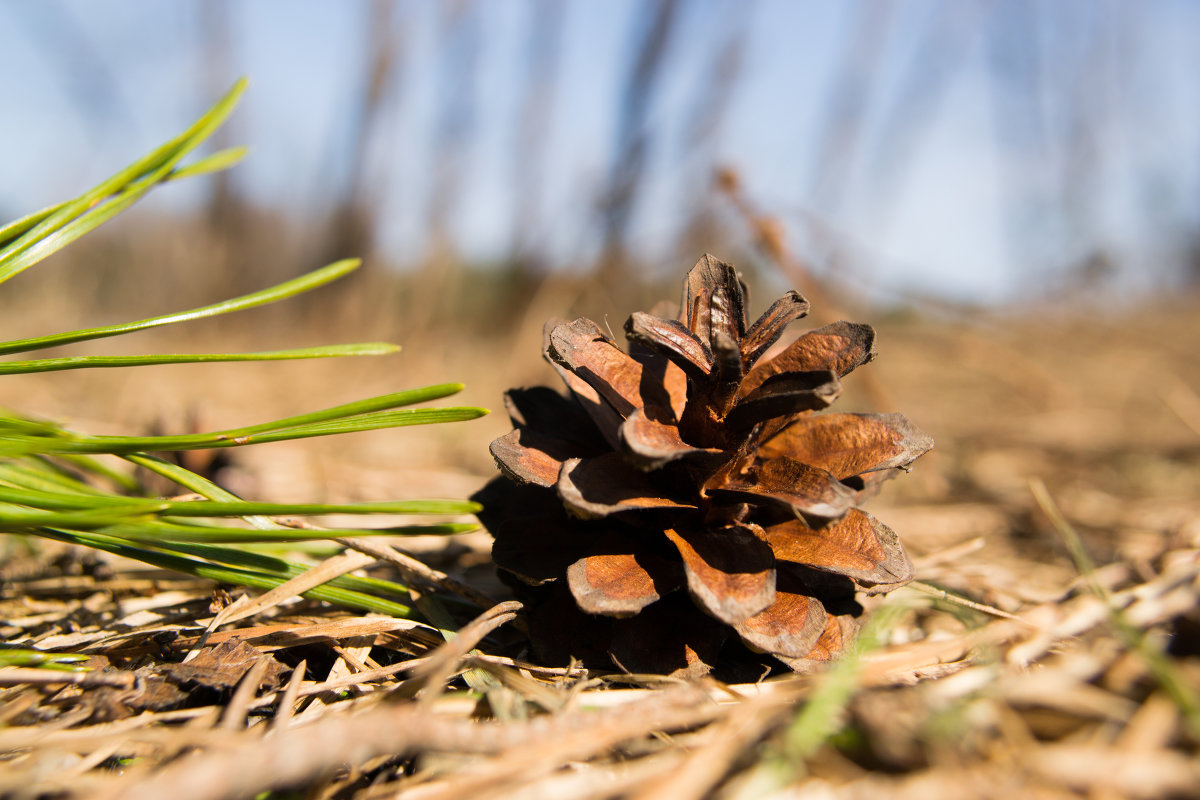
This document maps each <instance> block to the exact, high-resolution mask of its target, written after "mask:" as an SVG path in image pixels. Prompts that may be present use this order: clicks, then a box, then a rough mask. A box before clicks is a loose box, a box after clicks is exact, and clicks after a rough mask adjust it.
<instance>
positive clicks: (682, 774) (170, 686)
mask: <svg viewBox="0 0 1200 800" xmlns="http://www.w3.org/2000/svg"><path fill="white" fill-rule="evenodd" d="M1198 309H1200V300H1198V299H1197V298H1195V297H1191V298H1177V299H1175V300H1172V301H1164V302H1160V303H1157V304H1155V305H1154V306H1153V307H1147V308H1140V309H1125V310H1121V311H1119V312H1113V311H1111V310H1106V311H1105V312H1104V313H1103V314H1102V313H1099V312H1096V313H1089V314H1085V313H1079V312H1076V313H1072V314H1070V315H1066V316H1063V315H1057V314H1055V315H1051V314H1047V313H1042V314H1036V315H1035V314H1032V313H1028V314H1009V315H1000V314H992V313H989V314H971V315H968V314H955V313H950V312H944V313H939V314H926V315H922V316H916V315H901V314H895V315H890V316H885V317H883V318H880V319H871V318H870V317H869V316H868V317H866V318H861V319H862V321H866V322H871V323H872V324H874V325H875V326H876V328H877V329H878V332H879V339H878V341H879V351H880V355H879V358H878V359H877V360H876V361H875V362H874V363H873V364H871V365H869V366H867V367H865V368H864V369H863V370H862V372H870V373H871V374H872V376H873V377H872V378H871V379H870V382H869V383H868V382H866V379H860V378H859V373H855V375H852V376H850V378H848V380H847V389H848V392H849V395H848V396H847V397H846V398H845V401H844V402H843V403H840V404H839V407H841V408H842V409H843V410H865V409H867V408H874V409H876V410H888V411H891V410H896V411H900V412H902V413H904V414H905V415H906V416H908V417H909V418H910V419H912V420H913V421H914V422H915V423H916V424H917V425H919V426H920V427H921V428H923V429H924V430H926V431H928V432H929V433H931V434H932V435H933V436H934V438H935V439H936V441H937V445H936V447H935V449H934V450H933V451H932V452H931V453H930V454H929V455H927V456H925V457H924V458H922V459H921V460H920V461H918V462H917V463H916V464H915V465H914V469H913V471H912V473H911V474H909V475H906V476H902V477H901V478H900V479H899V480H896V481H893V482H891V483H890V484H888V487H887V488H886V490H885V491H884V492H883V494H882V495H881V496H880V497H878V498H877V499H875V500H874V501H872V504H871V505H870V510H871V511H872V513H873V514H875V515H876V516H877V517H879V518H880V519H881V520H883V521H884V522H885V523H887V524H888V525H889V526H891V527H892V528H894V529H895V530H896V531H897V532H898V533H899V534H900V537H901V541H902V542H903V543H904V544H905V546H906V548H907V549H908V551H909V553H910V554H911V556H912V558H913V560H914V562H915V564H916V567H917V575H918V578H919V580H920V581H921V582H922V584H923V585H924V590H919V589H917V588H904V589H900V590H897V591H896V592H893V593H891V594H889V595H887V596H886V600H885V601H884V602H883V604H882V605H878V606H876V607H875V608H874V610H873V611H872V613H873V614H886V615H887V616H886V617H884V618H886V619H887V620H888V621H889V622H888V625H887V626H886V627H884V628H883V629H882V631H881V633H880V637H879V640H878V641H877V642H874V643H873V644H872V646H870V647H864V648H861V650H859V651H855V652H854V653H852V655H851V656H849V657H847V658H845V659H843V660H842V661H840V662H837V663H836V664H835V665H834V666H833V667H832V668H830V669H828V670H826V671H824V672H818V673H814V674H810V675H802V676H795V675H786V676H777V677H772V678H768V679H766V680H764V681H761V682H759V683H754V684H737V685H729V684H723V683H719V682H717V681H715V680H700V681H697V682H691V683H684V682H679V681H672V680H668V679H663V678H655V677H654V676H627V675H604V674H596V673H589V672H587V671H586V670H582V669H578V668H561V667H559V668H547V667H545V666H544V665H538V664H532V663H529V662H528V661H527V660H526V658H527V656H526V655H525V653H524V651H523V649H522V647H521V634H520V630H519V628H518V627H517V623H516V621H514V615H513V610H514V607H513V606H512V604H510V603H505V602H503V601H504V600H505V597H504V595H503V587H502V586H501V584H500V583H499V582H498V581H497V580H496V578H495V574H494V570H493V568H492V566H491V564H490V561H489V541H490V540H489V537H488V536H487V535H486V533H483V532H474V533H467V534H462V535H458V536H455V537H452V538H451V539H450V540H446V539H440V538H439V539H434V538H429V539H421V540H405V541H397V542H396V544H397V546H398V547H399V548H401V549H402V550H403V551H404V552H406V553H409V554H411V555H412V556H415V557H416V558H417V559H420V561H421V562H422V563H423V564H425V565H427V566H428V568H429V572H428V573H427V574H426V575H425V576H424V577H425V579H426V580H430V581H433V582H435V583H437V582H439V581H445V582H446V585H451V584H453V583H454V582H462V583H466V584H468V585H470V586H472V587H475V588H476V589H478V590H479V591H481V592H483V593H484V594H486V595H489V596H491V597H492V598H494V599H495V600H496V601H497V605H496V606H495V607H494V608H492V609H489V610H488V611H486V612H484V613H483V614H482V615H480V616H479V618H478V619H477V620H476V621H475V622H473V623H471V624H470V625H467V626H465V627H462V628H461V629H460V630H459V632H458V634H457V636H454V637H452V638H450V639H449V640H448V641H447V640H446V639H445V638H444V637H442V636H441V635H440V634H439V632H438V631H437V630H436V629H434V628H430V627H429V626H426V625H423V624H418V623H415V622H411V621H408V620H402V619H394V618H387V617H382V616H377V615H363V614H356V613H352V612H348V611H346V610H344V609H339V608H336V607H333V606H329V605H326V604H322V603H319V602H315V601H307V600H300V599H297V598H282V599H281V601H280V602H278V603H276V604H274V605H270V606H268V607H266V608H262V609H260V610H259V611H258V613H256V614H254V615H253V616H250V617H246V618H244V619H242V620H241V621H239V622H237V623H234V624H231V625H225V626H222V627H219V628H217V629H215V630H210V629H209V628H208V627H207V626H208V625H209V623H210V622H211V621H212V619H213V616H214V614H215V613H216V611H218V610H219V609H221V608H222V607H224V606H225V605H227V604H228V603H229V602H230V601H231V599H233V598H234V597H236V595H238V594H240V593H242V592H243V590H240V589H237V588H236V587H227V586H222V587H217V586H216V585H215V584H213V583H212V582H210V581H205V580H199V579H196V578H191V577H184V576H180V575H176V574H173V573H170V572H165V571H161V570H155V569H151V568H149V567H146V566H145V565H141V564H137V563H134V562H127V561H120V560H116V559H110V558H108V557H101V556H98V555H95V554H92V553H81V552H78V551H74V550H70V549H67V548H65V547H60V546H56V545H50V544H43V543H42V542H37V543H30V542H25V541H6V542H0V577H2V578H3V586H2V589H0V641H2V642H4V643H7V644H9V645H22V646H26V647H37V648H40V649H45V650H51V651H64V652H74V653H83V654H86V655H88V656H89V661H88V662H87V665H88V666H89V667H92V669H91V670H89V671H80V672H51V671H46V670H32V669H29V668H17V667H8V668H3V669H0V796H2V797H11V798H27V797H30V798H32V797H39V798H40V797H46V798H51V797H52V798H83V797H89V798H91V797H108V798H124V799H130V798H143V797H144V798H153V799H154V800H161V798H164V797H169V798H171V800H192V799H193V798H195V799H198V798H241V797H247V798H248V797H255V796H272V797H301V796H303V797H310V798H357V799H361V800H367V798H383V797H405V798H421V799H422V800H433V798H447V799H449V798H464V797H470V798H473V800H483V799H484V798H504V797H522V798H536V797H546V798H551V797H553V798H562V797H569V798H608V797H637V798H660V797H661V798H672V800H683V799H686V798H701V797H716V798H730V799H731V800H732V799H735V798H764V797H787V798H809V797H812V798H835V797H836V798H842V797H846V798H859V797H862V798H879V797H895V798H908V797H912V798H922V800H932V799H935V798H943V797H944V798H963V797H995V798H1012V797H1040V798H1058V797H1063V798H1074V797H1089V798H1098V799H1099V798H1105V799H1106V798H1124V797H1134V798H1141V797H1145V798H1151V797H1170V796H1200V705H1198V699H1197V698H1198V697H1200V602H1198V600H1200V395H1198V393H1200V358H1198V357H1197V354H1198V353H1200V321H1198V320H1200V316H1198ZM796 327H803V326H802V325H799V324H798V325H797V326H796ZM518 334H519V335H516V334H515V335H514V336H512V337H500V338H499V339H498V341H497V342H495V343H483V344H480V345H479V346H478V347H474V348H471V349H470V350H469V355H468V354H464V353H466V352H467V351H466V349H465V348H459V351H458V352H459V354H458V355H455V356H454V357H453V358H450V357H446V356H445V355H444V353H442V352H441V351H437V352H434V351H432V350H431V349H430V348H422V347H410V348H409V349H408V350H407V351H406V352H405V353H402V354H400V355H398V356H390V357H388V358H387V359H384V360H380V359H356V360H353V361H348V362H345V363H340V362H330V363H322V364H316V365H314V364H312V363H298V364H280V365H269V366H266V367H264V366H252V367H251V366H246V365H228V366H225V365H221V366H210V365H204V366H201V367H198V368H197V367H155V368H151V369H148V370H145V371H139V374H138V375H137V376H136V382H133V381H134V380H135V379H134V378H131V377H128V376H126V375H122V374H120V373H119V372H118V371H111V370H110V371H100V370H96V371H92V372H84V373H78V374H70V375H67V374H62V375H48V376H36V375H35V376H21V377H18V378H11V379H7V380H6V382H5V383H4V384H2V385H0V405H4V406H8V407H15V408H19V409H21V410H23V411H27V412H36V413H38V414H41V415H43V416H48V417H52V418H55V419H59V420H65V421H66V422H67V423H68V424H69V427H74V428H79V429H85V430H88V431H89V432H93V433H109V432H113V431H127V432H133V431H132V430H131V428H132V427H134V426H138V425H142V426H143V427H144V426H145V422H144V421H145V420H161V421H162V425H163V426H164V427H165V428H167V429H172V428H174V429H180V428H183V427H186V425H185V424H184V423H183V422H182V421H181V420H183V418H184V416H185V415H186V414H187V413H189V412H194V413H195V414H197V415H198V416H199V419H200V424H202V425H203V426H204V427H206V428H219V427H226V426H233V425H238V424H247V423H250V422H255V421H258V420H260V419H266V418H269V417H273V416H282V415H285V414H290V413H298V412H299V411H303V410H308V409H314V408H320V407H323V406H326V405H334V404H336V403H338V402H345V401H346V400H347V399H355V398H359V397H365V396H368V395H371V394H376V393H383V392H387V391H395V390H397V389H400V388H408V387H412V386H416V385H421V384H432V383H439V382H443V381H447V380H462V381H464V382H465V383H467V385H468V389H467V390H466V392H464V394H463V395H461V396H460V397H459V398H455V399H456V401H457V400H461V401H462V402H463V403H464V404H477V405H483V406H486V407H490V408H492V409H495V410H499V409H501V408H502V406H501V403H500V392H501V391H502V390H503V389H504V388H505V387H506V386H508V385H510V384H516V385H520V384H527V383H538V382H544V383H552V382H553V375H552V373H551V372H550V371H549V370H548V369H543V368H542V367H540V366H538V364H537V358H536V354H537V338H536V337H537V336H538V334H537V332H536V330H534V331H532V332H530V333H529V334H528V335H526V334H525V333H524V332H518ZM514 339H519V340H520V341H518V342H517V343H516V345H514ZM526 340H528V341H526ZM157 341H160V342H161V339H159V340H157ZM235 344H236V343H235ZM298 344H304V343H303V342H301V343H298ZM131 346H137V345H136V343H134V344H133V345H131ZM514 346H517V347H519V348H521V349H522V350H521V352H524V353H528V354H529V355H530V358H528V359H526V358H524V356H521V357H517V356H513V355H512V350H511V348H513V347H514ZM489 347H490V348H494V352H487V348H489ZM159 349H161V347H159ZM481 350H482V351H483V352H481ZM449 352H451V353H455V352H456V351H455V350H454V349H453V348H450V350H449ZM481 364H487V365H489V366H487V367H486V368H481V366H480V365H481ZM217 370H220V372H218V371H217ZM217 376H220V377H219V378H218V377H217ZM348 387H349V388H348ZM348 391H349V392H350V393H351V394H352V397H351V398H347V396H346V392H348ZM180 398H187V401H186V402H184V401H181V400H180ZM885 406H886V407H885ZM507 429H508V422H507V420H506V419H504V414H503V412H502V411H499V413H493V414H492V415H491V416H490V417H487V418H485V419H483V420H480V421H476V422H471V423H463V424H456V425H448V426H435V427H430V428H414V429H401V430H394V431H385V432H378V433H370V434H353V435H350V436H345V437H338V438H336V439H332V440H328V441H317V440H305V441H303V442H289V443H279V444H273V445H264V446H260V447H257V448H250V449H248V450H246V451H245V452H244V454H239V456H238V460H237V462H236V467H235V471H234V472H232V473H229V474H228V475H227V478H228V480H229V481H230V483H231V484H232V485H233V486H232V488H235V490H237V491H239V492H240V493H243V494H245V495H247V496H252V497H255V498H257V499H264V500H279V501H297V500H302V499H307V500H311V501H326V502H341V501H351V500H355V501H357V500H384V499H399V498H404V497H458V498H461V497H466V496H467V495H469V494H470V493H471V492H473V491H474V490H475V489H477V488H478V487H479V486H481V485H482V484H483V483H484V482H485V481H486V480H488V479H489V478H490V477H491V476H492V474H493V470H494V468H493V466H492V464H491V459H490V457H489V456H488V454H487V443H488V441H490V439H491V438H493V437H494V436H497V435H500V434H502V433H504V432H505V431H506V430H507ZM324 522H325V523H327V524H328V523H329V522H330V520H324ZM1076 537H1078V541H1079V543H1080V545H1079V546H1078V547H1076V546H1075V544H1074V542H1075V539H1076ZM10 538H11V537H10ZM334 553H335V551H334V550H332V549H330V550H327V551H325V552H320V551H312V552H310V553H309V556H310V557H313V556H315V557H318V558H320V557H325V556H332V555H333V554H334ZM1082 553H1086V555H1081V554H1082ZM1088 560H1090V562H1091V564H1093V565H1095V566H1094V568H1093V567H1092V566H1089V565H1088V563H1087V562H1088ZM367 569H368V570H369V571H370V573H371V574H373V575H380V576H389V575H390V576H395V575H396V574H397V572H396V570H399V571H400V572H399V575H400V576H401V577H406V578H408V579H410V580H412V579H413V574H412V569H414V567H412V566H411V565H409V566H408V567H404V566H403V565H401V566H399V567H397V566H396V565H392V564H388V563H374V564H372V565H369V566H368V567H367ZM406 570H407V571H406ZM939 592H943V593H945V594H944V595H939V594H938V593H939ZM954 598H960V599H961V601H965V602H960V601H957V600H955V599H954ZM300 665H303V667H300ZM264 792H273V794H267V795H263V793H264Z"/></svg>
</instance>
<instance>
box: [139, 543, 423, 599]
mask: <svg viewBox="0 0 1200 800" xmlns="http://www.w3.org/2000/svg"><path fill="white" fill-rule="evenodd" d="M160 549H164V550H170V551H172V552H176V553H183V554H184V555H188V556H195V557H197V558H203V559H206V560H208V561H215V562H217V563H218V564H226V565H228V566H231V567H237V568H239V569H248V570H252V571H256V572H264V573H267V574H272V575H278V576H286V577H287V578H294V577H296V576H297V575H299V574H301V573H303V572H306V571H308V570H309V569H312V567H311V565H308V564H297V563H295V562H293V561H287V560H286V559H282V558H276V557H275V556H272V555H268V554H266V553H257V552H254V551H253V550H247V549H245V548H233V547H220V546H217V545H209V544H194V543H185V542H163V543H162V544H161V545H160ZM329 585H330V586H335V587H338V588H342V589H349V590H351V591H355V592H363V593H367V594H383V595H396V596H399V597H407V596H408V587H407V586H404V585H403V584H399V583H395V582H394V581H388V580H384V579H382V578H371V577H365V576H361V575H339V576H338V577H336V578H334V579H333V580H332V581H330V582H329Z"/></svg>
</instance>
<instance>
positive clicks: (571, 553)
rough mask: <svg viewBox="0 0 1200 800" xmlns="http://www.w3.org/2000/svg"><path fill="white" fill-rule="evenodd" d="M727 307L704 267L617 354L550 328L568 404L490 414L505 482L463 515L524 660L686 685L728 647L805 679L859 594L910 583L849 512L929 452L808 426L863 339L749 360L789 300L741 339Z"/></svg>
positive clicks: (853, 429) (907, 572)
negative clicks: (488, 538)
mask: <svg viewBox="0 0 1200 800" xmlns="http://www.w3.org/2000/svg"><path fill="white" fill-rule="evenodd" d="M668 305H669V304H668ZM744 306H745V288H744V287H743V285H742V284H741V282H740V281H739V280H738V277H737V273H736V272H735V271H734V269H733V267H731V266H729V265H728V264H724V263H721V262H720V261H717V260H716V259H714V258H713V257H711V256H705V257H704V258H702V259H701V260H700V261H699V262H698V263H697V264H696V266H695V267H694V268H693V269H692V270H691V272H690V273H688V276H687V279H686V280H685V282H684V287H683V304H682V311H681V312H679V313H676V310H675V309H667V308H658V309H656V311H657V312H658V313H652V314H647V313H643V312H637V313H635V314H634V315H633V316H632V317H630V318H629V321H628V322H626V324H625V332H626V338H627V339H628V340H629V342H630V350H629V352H628V353H626V352H624V351H622V350H621V349H620V348H619V347H618V346H617V344H616V343H615V342H613V341H612V340H611V339H610V338H609V337H608V336H606V335H605V334H604V333H603V332H602V331H601V330H600V329H599V328H598V327H597V326H596V324H595V323H593V322H591V321H590V320H587V319H578V320H575V321H574V322H564V321H554V320H552V321H551V322H549V323H547V325H546V333H545V337H544V338H545V342H544V353H545V356H546V358H547V360H549V361H550V363H551V364H552V365H553V366H554V368H555V370H556V371H557V372H558V373H559V375H560V376H561V377H562V379H563V382H564V383H565V384H566V386H567V389H568V390H569V396H566V397H564V396H563V395H561V394H559V393H558V392H555V391H553V390H551V389H548V388H545V387H535V388H530V389H513V390H511V391H509V392H507V393H506V395H505V405H506V407H507V409H508V412H509V415H510V417H511V418H512V422H513V425H514V426H515V427H514V430H513V431H512V432H510V433H509V434H507V435H506V436H502V437H500V438H499V439H496V440H495V441H494V442H492V445H491V451H492V455H493V456H495V459H496V463H497V464H498V465H499V467H500V469H501V471H502V472H503V474H504V476H505V478H507V479H508V480H505V479H504V478H497V479H496V480H494V481H492V482H491V483H490V484H489V485H488V486H487V487H485V488H484V489H483V490H482V491H481V492H479V493H478V494H477V495H476V499H477V500H480V501H481V502H482V503H483V504H484V506H485V510H484V512H483V513H482V514H481V515H480V516H481V519H482V520H483V522H484V524H485V525H486V526H487V527H488V529H489V530H490V531H491V533H492V535H493V536H494V538H495V544H494V547H493V558H494V560H495V562H496V564H497V565H498V566H499V567H500V568H501V570H502V574H505V573H507V575H508V576H509V577H510V578H515V579H516V580H515V581H514V580H510V583H512V584H513V585H514V586H515V587H517V588H518V595H519V596H520V597H521V598H522V599H523V600H524V601H525V602H526V607H527V613H528V617H529V625H530V638H531V640H532V642H533V645H534V649H535V656H536V657H538V658H540V659H542V660H544V661H547V662H558V663H565V662H566V661H567V660H568V659H569V658H570V657H575V658H577V659H579V660H581V661H582V662H583V663H585V664H593V665H597V664H604V663H611V662H610V658H611V661H615V662H616V664H617V665H618V666H620V667H622V668H624V669H627V670H631V671H634V672H659V673H674V674H677V675H697V674H703V673H705V672H707V671H708V670H709V669H711V668H712V667H713V666H714V665H715V664H716V663H717V662H718V660H719V659H720V660H722V661H723V660H724V659H725V657H730V656H729V654H730V653H731V652H734V653H735V654H736V651H738V650H739V648H738V647H737V645H736V643H737V642H739V641H740V642H741V643H742V644H744V645H746V646H748V650H749V652H752V653H757V654H761V653H766V654H769V655H770V656H773V657H774V658H775V659H778V660H779V661H780V662H782V663H783V664H785V665H787V666H789V667H791V668H793V669H796V670H802V669H805V668H806V667H808V666H809V665H811V664H813V663H814V662H820V661H826V660H828V659H830V658H832V657H833V656H835V655H836V654H837V653H838V652H839V651H840V650H841V649H842V648H843V646H844V644H845V643H846V642H847V641H848V640H849V638H850V637H851V636H852V635H853V632H854V630H855V629H856V619H857V617H858V615H859V614H860V613H861V610H862V609H861V606H859V605H858V604H857V603H856V602H855V600H854V592H855V591H856V590H858V591H863V592H867V593H876V592H886V591H890V590H892V589H894V588H896V587H898V586H901V585H903V584H905V583H907V582H908V581H910V580H911V579H912V576H913V570H912V564H911V562H910V561H909V559H908V556H907V555H906V554H905V552H904V549H903V548H902V547H901V545H900V543H899V541H898V540H897V537H896V534H895V533H894V532H893V531H892V530H891V529H889V528H888V527H887V526H885V525H883V524H882V523H880V522H879V521H878V520H876V519H875V518H874V517H872V516H871V515H870V514H867V513H866V512H864V511H862V510H860V509H859V508H858V503H859V501H860V500H861V499H862V498H863V497H864V496H865V495H866V494H868V493H870V492H871V490H872V489H874V488H875V487H876V486H877V485H878V484H879V483H880V482H881V481H883V480H885V479H887V478H890V477H892V476H894V475H895V474H897V473H898V472H900V471H901V470H905V469H906V468H907V466H908V465H909V464H910V463H911V462H912V461H913V460H914V459H916V458H917V457H918V456H920V455H921V454H923V453H925V452H926V451H928V450H929V449H930V448H931V447H932V446H933V440H932V439H930V437H929V436H927V435H925V434H924V433H922V432H921V431H919V430H917V429H916V428H915V427H914V426H913V425H912V424H911V423H909V422H908V420H907V419H905V418H904V417H902V416H900V415H898V414H838V413H819V412H821V411H822V410H823V409H825V408H827V407H828V406H829V405H830V404H831V403H833V401H834V400H836V399H837V397H838V395H839V394H841V390H842V384H841V380H840V379H841V377H842V376H844V375H845V374H846V373H848V372H850V371H851V370H852V369H854V368H855V367H858V366H860V365H862V364H865V363H866V362H868V361H870V360H871V359H872V358H873V357H874V355H875V351H874V338H875V333H874V331H873V330H872V329H871V327H870V326H867V325H860V324H856V323H850V322H836V323H834V324H832V325H827V326H825V327H823V328H819V329H817V330H813V331H809V332H808V333H805V334H804V335H802V336H800V337H799V338H798V339H796V340H795V341H794V342H793V343H792V344H790V345H788V346H787V347H786V348H784V349H782V350H781V351H780V352H778V353H777V354H776V355H774V356H772V357H770V358H764V354H765V353H766V352H767V350H768V348H770V346H771V345H772V344H773V343H774V342H775V341H776V340H777V339H778V338H779V336H780V335H781V334H782V333H783V330H784V328H785V327H786V326H787V325H788V324H789V323H791V322H792V321H793V320H796V319H799V318H800V317H803V316H804V315H805V314H806V313H807V311H808V303H807V302H806V301H805V300H804V299H803V298H802V297H800V295H798V294H796V293H795V292H789V293H788V294H786V295H784V296H783V297H782V298H780V299H779V300H777V301H776V302H775V303H774V304H773V305H772V306H771V307H770V308H769V309H767V311H766V313H765V314H763V315H762V316H761V317H760V318H759V319H758V321H757V322H755V323H754V324H753V325H750V326H749V327H747V324H746V314H745V307H744ZM685 589H686V591H684V590H685ZM733 634H736V637H735V636H733ZM723 647H725V656H724V657H723V656H722V655H721V654H722V648H723ZM740 650H741V653H742V655H743V656H744V655H745V653H746V650H747V648H740Z"/></svg>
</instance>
